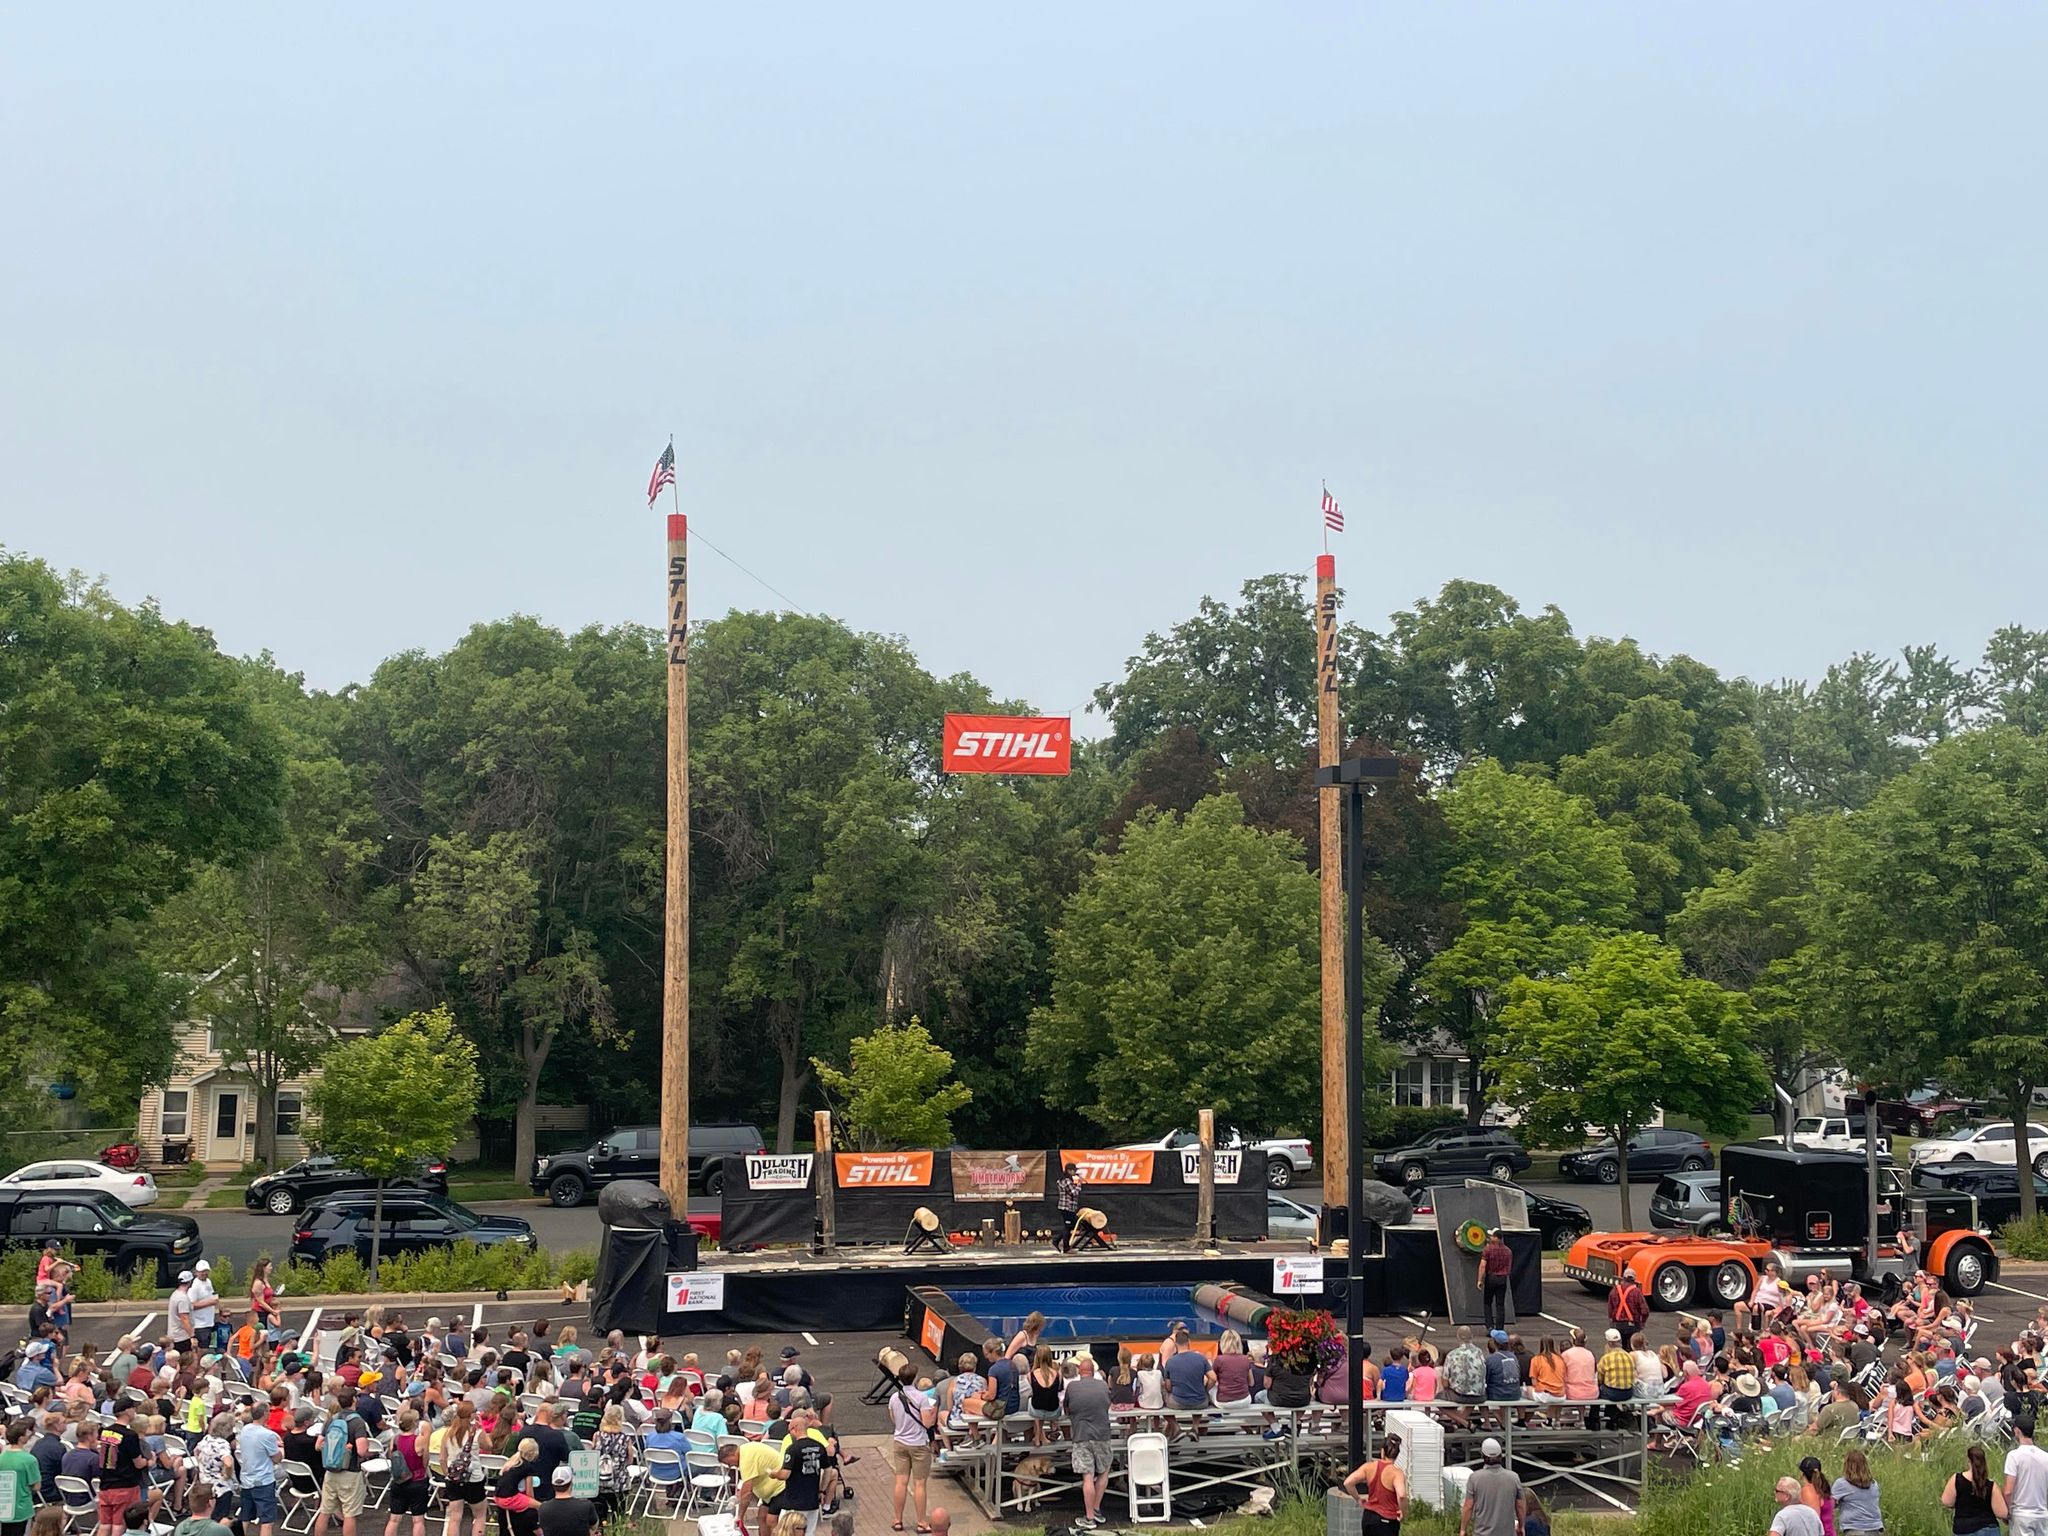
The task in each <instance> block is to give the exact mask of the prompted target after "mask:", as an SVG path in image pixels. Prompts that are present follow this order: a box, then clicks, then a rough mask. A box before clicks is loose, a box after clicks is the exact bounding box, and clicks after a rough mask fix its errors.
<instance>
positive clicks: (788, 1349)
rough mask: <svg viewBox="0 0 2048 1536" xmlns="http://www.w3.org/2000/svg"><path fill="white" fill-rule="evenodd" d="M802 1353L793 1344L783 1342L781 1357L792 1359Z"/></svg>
mask: <svg viewBox="0 0 2048 1536" xmlns="http://www.w3.org/2000/svg"><path fill="white" fill-rule="evenodd" d="M802 1353H803V1351H802V1350H800V1349H798V1348H797V1347H796V1346H795V1345H794V1344H785V1345H783V1346H782V1358H783V1359H785V1360H794V1359H795V1358H796V1357H797V1356H798V1355H800V1354H802Z"/></svg>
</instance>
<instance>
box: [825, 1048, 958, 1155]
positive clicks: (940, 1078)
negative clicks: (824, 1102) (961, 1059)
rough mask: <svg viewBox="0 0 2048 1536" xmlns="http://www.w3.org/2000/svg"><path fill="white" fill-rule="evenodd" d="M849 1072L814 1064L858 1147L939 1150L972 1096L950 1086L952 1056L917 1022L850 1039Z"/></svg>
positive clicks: (948, 1138) (951, 1135) (828, 1064)
mask: <svg viewBox="0 0 2048 1536" xmlns="http://www.w3.org/2000/svg"><path fill="white" fill-rule="evenodd" d="M850 1055H851V1060H850V1065H849V1070H847V1071H845V1072H842V1071H840V1070H839V1069H838V1068H837V1067H835V1066H833V1065H832V1064H831V1063H829V1062H826V1061H820V1060H818V1059H816V1058H813V1059H812V1061H811V1066H812V1069H813V1070H814V1071H816V1072H817V1074H818V1081H819V1083H820V1084H821V1085H822V1086H823V1087H824V1089H825V1091H826V1093H827V1094H830V1095H835V1096H837V1098H838V1099H839V1101H840V1103H841V1104H842V1105H843V1106H844V1107H843V1109H842V1111H841V1113H842V1115H843V1117H844V1119H845V1123H846V1129H847V1132H848V1133H849V1134H850V1136H851V1137H852V1139H853V1141H854V1144H855V1145H857V1146H860V1147H867V1148H873V1147H943V1146H945V1145H946V1144H947V1143H949V1142H950V1141H952V1139H953V1114H954V1111H956V1110H958V1109H960V1108H961V1107H962V1106H964V1105H965V1104H966V1103H967V1102H968V1100H970V1099H972V1098H973V1097H974V1091H973V1090H972V1089H970V1088H968V1087H965V1086H964V1085H962V1084H960V1083H957V1082H953V1081H951V1078H952V1076H953V1055H952V1053H951V1052H950V1051H948V1050H946V1049H945V1047H943V1046H941V1045H938V1044H936V1043H935V1042H934V1041H933V1040H932V1036H931V1031H930V1030H928V1029H926V1028H925V1027H924V1025H923V1024H921V1023H919V1022H918V1021H917V1020H916V1019H915V1018H913V1019H911V1021H910V1022H909V1023H908V1024H884V1025H883V1026H882V1027H881V1028H880V1029H877V1030H874V1031H873V1032H872V1033H869V1034H865V1035H857V1036H855V1037H854V1040H853V1045H852V1049H851V1053H850Z"/></svg>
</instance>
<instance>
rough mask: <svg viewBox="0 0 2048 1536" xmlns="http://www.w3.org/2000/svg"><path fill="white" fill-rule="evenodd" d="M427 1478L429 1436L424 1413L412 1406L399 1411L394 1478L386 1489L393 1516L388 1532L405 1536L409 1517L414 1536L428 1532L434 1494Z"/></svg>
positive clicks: (390, 1535) (394, 1438)
mask: <svg viewBox="0 0 2048 1536" xmlns="http://www.w3.org/2000/svg"><path fill="white" fill-rule="evenodd" d="M433 1491H434V1490H433V1484H431V1483H430V1482H428V1481H427V1437H426V1436H425V1435H424V1434H422V1433H420V1416H419V1415H418V1414H417V1413H415V1412H413V1410H412V1409H410V1408H406V1409H402V1410H400V1412H399V1415H398V1433H397V1434H395V1435H393V1436H392V1437H391V1481H390V1486H389V1488H388V1490H387V1492H386V1498H387V1499H388V1500H389V1501H390V1506H391V1519H390V1521H389V1523H387V1524H386V1525H385V1527H384V1536H403V1533H404V1527H405V1521H406V1518H407V1517H408V1516H410V1517H411V1519H412V1536H427V1503H428V1500H429V1498H430V1497H431V1495H432V1494H433Z"/></svg>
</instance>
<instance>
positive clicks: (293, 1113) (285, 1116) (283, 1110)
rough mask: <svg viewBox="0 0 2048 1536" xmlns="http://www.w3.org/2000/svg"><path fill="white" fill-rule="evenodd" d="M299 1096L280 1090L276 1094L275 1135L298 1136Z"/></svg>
mask: <svg viewBox="0 0 2048 1536" xmlns="http://www.w3.org/2000/svg"><path fill="white" fill-rule="evenodd" d="M300 1107H301V1106H300V1104H299V1096H298V1094H296V1093H294V1092H290V1091H288V1090H286V1089H282V1088H280V1089H279V1090H278V1093H277V1134H278V1135H280V1136H296V1135H298V1134H299V1111H300Z"/></svg>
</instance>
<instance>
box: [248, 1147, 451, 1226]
mask: <svg viewBox="0 0 2048 1536" xmlns="http://www.w3.org/2000/svg"><path fill="white" fill-rule="evenodd" d="M406 1182H407V1183H408V1184H409V1185H411V1186H413V1187H414V1188H417V1189H425V1190H431V1191H432V1192H433V1193H435V1194H437V1195H445V1194H447V1193H448V1165H447V1164H446V1163H445V1162H442V1161H440V1160H439V1159H436V1160H435V1161H433V1162H430V1163H422V1164H420V1166H419V1170H418V1172H417V1173H415V1174H414V1175H413V1176H412V1177H411V1178H410V1179H408V1180H406ZM376 1187H377V1181H376V1180H375V1179H373V1178H371V1177H370V1176H369V1175H368V1174H366V1173H358V1172H357V1171H356V1170H355V1169H353V1168H349V1167H346V1166H344V1165H343V1164H341V1163H337V1162H336V1161H335V1160H334V1159H333V1158H331V1157H302V1158H300V1159H299V1160H298V1161H297V1162H296V1163H293V1164H292V1165H291V1166H290V1167H289V1168H281V1169H279V1170H278V1171H277V1172H276V1173H266V1174H264V1175H263V1176H262V1177H261V1178H258V1179H251V1180H250V1181H249V1187H248V1188H247V1189H245V1190H243V1191H242V1204H244V1205H246V1206H247V1207H248V1208H249V1209H250V1210H252V1211H269V1212H271V1213H272V1214H273V1215H277V1216H289V1215H291V1213H292V1212H293V1211H300V1210H304V1209H305V1208H306V1207H307V1206H309V1205H311V1204H312V1203H313V1202H314V1201H315V1200H318V1199H320V1198H322V1197H323V1196H326V1195H342V1194H347V1193H348V1192H349V1191H350V1190H354V1189H375V1188H376Z"/></svg>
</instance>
